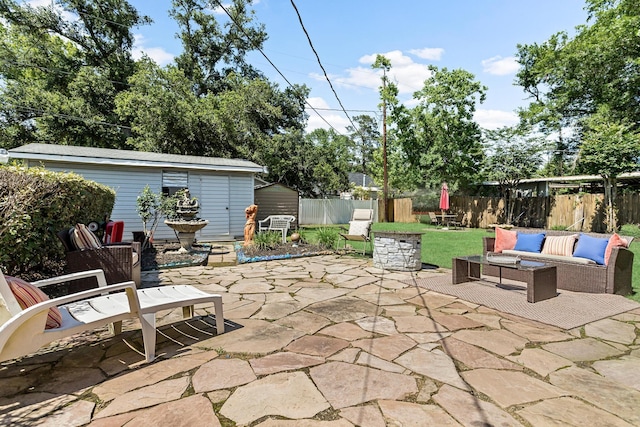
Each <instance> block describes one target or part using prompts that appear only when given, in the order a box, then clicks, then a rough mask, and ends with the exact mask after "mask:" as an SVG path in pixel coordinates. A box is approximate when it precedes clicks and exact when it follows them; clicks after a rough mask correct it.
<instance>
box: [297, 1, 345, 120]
mask: <svg viewBox="0 0 640 427" xmlns="http://www.w3.org/2000/svg"><path fill="white" fill-rule="evenodd" d="M290 1H291V6H293V9H294V10H295V11H296V15H297V16H298V21H299V22H300V26H301V27H302V31H304V34H305V35H306V36H307V40H308V41H309V46H311V50H312V51H313V54H314V55H315V56H316V59H317V60H318V65H320V69H322V72H323V73H324V77H325V79H327V83H329V87H330V88H331V91H332V92H333V95H334V96H335V97H336V99H337V100H338V104H340V108H342V111H343V112H344V114H345V116H347V119H349V123H351V126H353V129H354V130H355V131H358V127H357V126H356V125H355V123H353V120H351V116H349V113H347V110H346V109H345V108H344V105H342V101H341V100H340V97H339V96H338V93H337V92H336V90H335V89H334V87H333V83H331V80H330V79H329V75H328V74H327V70H325V69H324V66H323V65H322V61H320V56H319V55H318V52H317V51H316V48H315V47H314V46H313V42H312V41H311V37H310V36H309V33H308V32H307V29H306V28H305V26H304V23H303V22H302V16H300V12H299V11H298V7H297V6H296V4H295V2H294V1H293V0H290Z"/></svg>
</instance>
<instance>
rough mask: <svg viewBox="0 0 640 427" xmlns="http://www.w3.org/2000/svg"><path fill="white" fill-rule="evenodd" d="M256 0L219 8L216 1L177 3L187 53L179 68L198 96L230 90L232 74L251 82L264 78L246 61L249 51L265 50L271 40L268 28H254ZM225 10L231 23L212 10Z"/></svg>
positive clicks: (173, 11)
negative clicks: (253, 5) (252, 8)
mask: <svg viewBox="0 0 640 427" xmlns="http://www.w3.org/2000/svg"><path fill="white" fill-rule="evenodd" d="M251 2H252V0H248V1H247V0H233V1H232V2H231V4H224V5H223V6H220V5H219V2H218V1H215V0H173V1H172V8H171V11H170V15H171V16H172V17H173V18H174V19H175V21H176V22H177V24H178V26H179V27H180V32H179V33H178V38H179V39H180V40H181V41H182V47H183V49H184V50H183V52H182V53H181V54H180V55H179V56H178V57H177V58H176V65H177V67H178V68H179V69H180V70H182V71H183V73H184V75H185V76H186V78H187V79H188V80H189V81H190V82H191V83H192V89H193V91H194V93H195V95H196V96H197V97H200V96H203V95H206V94H208V93H214V94H215V93H219V92H222V91H224V90H227V89H229V87H228V86H227V83H228V81H227V77H228V76H229V75H230V74H234V75H238V76H242V77H244V78H247V79H255V78H263V76H262V74H261V73H260V72H259V71H258V70H257V69H256V68H255V67H253V66H252V65H250V64H248V63H247V61H246V55H247V53H248V52H250V51H252V50H255V49H258V48H262V44H263V43H264V41H265V40H266V39H267V34H266V32H265V31H264V25H262V24H260V25H257V26H252V24H253V22H254V20H253V16H252V15H253V11H250V10H249V9H248V7H247V6H249V5H250V4H251ZM217 7H224V9H225V10H226V11H227V12H228V13H229V15H230V16H229V21H228V22H226V23H224V25H221V24H220V23H219V22H218V20H217V19H216V17H215V15H213V14H211V13H210V11H211V10H213V9H215V8H217Z"/></svg>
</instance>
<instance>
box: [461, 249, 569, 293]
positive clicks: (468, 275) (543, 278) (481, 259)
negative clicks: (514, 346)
mask: <svg viewBox="0 0 640 427" xmlns="http://www.w3.org/2000/svg"><path fill="white" fill-rule="evenodd" d="M482 265H492V266H495V267H498V272H499V273H498V274H499V278H500V282H499V284H498V286H504V285H503V284H502V269H503V268H508V269H510V270H516V271H518V272H519V273H518V279H517V280H519V281H522V282H526V283H527V301H528V302H538V301H543V300H546V299H549V298H553V297H555V296H556V295H557V293H558V292H557V283H556V267H555V266H553V265H550V264H545V263H544V262H536V261H526V260H519V259H516V258H513V257H506V256H499V257H498V256H495V257H486V256H482V255H470V256H463V257H457V258H454V259H453V273H452V275H453V277H452V279H453V284H454V285H457V284H458V283H464V282H468V281H470V280H482V278H481V276H480V269H481V266H482Z"/></svg>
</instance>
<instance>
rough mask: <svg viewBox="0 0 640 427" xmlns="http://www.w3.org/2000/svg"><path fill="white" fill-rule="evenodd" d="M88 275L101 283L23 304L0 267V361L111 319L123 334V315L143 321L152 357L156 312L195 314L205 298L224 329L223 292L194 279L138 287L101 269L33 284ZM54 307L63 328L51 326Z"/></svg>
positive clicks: (146, 347) (146, 345)
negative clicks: (205, 288) (196, 285)
mask: <svg viewBox="0 0 640 427" xmlns="http://www.w3.org/2000/svg"><path fill="white" fill-rule="evenodd" d="M87 277H94V278H95V279H96V280H97V282H98V288H95V289H89V290H86V291H82V292H77V293H74V294H71V295H67V296H63V297H59V298H54V299H50V300H46V301H43V302H40V303H37V304H35V305H33V306H31V307H27V308H26V309H22V308H21V307H20V304H19V303H18V301H17V300H16V298H15V296H14V294H13V292H12V291H11V288H10V287H9V285H8V283H7V281H6V280H5V277H4V275H3V274H2V272H0V296H1V297H2V299H3V300H4V307H0V310H2V312H1V313H0V361H5V360H9V359H15V358H17V357H21V356H24V355H27V354H30V353H33V352H35V351H36V350H38V349H39V348H40V347H42V346H44V345H46V344H48V343H50V342H53V341H56V340H58V339H61V338H65V337H68V336H71V335H74V334H76V333H79V332H83V331H86V330H91V329H95V328H98V327H101V326H104V325H109V326H110V330H111V331H112V332H113V333H114V334H119V333H120V332H122V321H123V320H125V319H131V318H138V319H139V320H140V323H141V325H142V338H143V341H144V350H145V360H146V361H147V362H150V361H152V360H153V359H154V358H155V343H156V328H155V313H156V312H158V311H161V310H168V309H173V308H177V307H182V308H183V315H184V316H185V317H190V316H192V315H193V305H194V304H200V303H209V302H213V303H214V308H215V315H216V333H217V334H221V333H223V332H224V318H223V314H222V297H221V296H220V295H215V294H207V293H205V292H202V291H200V290H198V289H196V288H194V287H193V286H189V285H180V286H166V287H157V288H147V289H140V290H136V284H135V283H134V282H124V283H117V284H114V285H107V282H106V280H105V276H104V272H103V271H102V270H89V271H84V272H78V273H71V274H67V275H64V276H59V277H54V278H51V279H45V280H40V281H37V282H33V283H31V284H32V285H34V286H36V287H42V286H46V285H52V284H57V283H64V282H68V281H72V280H76V279H85V278H87ZM114 292H115V293H114ZM51 307H57V308H58V309H59V310H60V313H61V314H62V322H61V326H60V327H58V328H52V329H46V328H45V324H46V322H47V315H48V313H49V309H50V308H51Z"/></svg>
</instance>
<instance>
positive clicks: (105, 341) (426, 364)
mask: <svg viewBox="0 0 640 427" xmlns="http://www.w3.org/2000/svg"><path fill="white" fill-rule="evenodd" d="M226 254H227V259H226V261H225V262H229V258H230V256H231V255H229V253H226ZM214 264H215V263H210V265H209V266H208V267H189V268H182V269H175V270H166V271H162V272H146V273H144V274H143V275H144V278H143V281H144V283H145V284H146V286H151V285H157V284H160V285H162V284H169V283H171V284H192V285H194V286H197V287H198V288H200V289H203V290H205V291H209V292H214V293H221V294H223V299H224V310H225V319H226V320H227V328H228V329H227V332H226V333H225V334H222V335H219V336H217V335H216V334H215V328H214V327H213V326H212V325H213V324H214V322H213V321H212V320H211V319H210V318H207V317H204V318H201V317H198V318H196V319H193V320H191V321H186V322H185V321H182V320H180V316H181V311H180V310H176V311H175V312H164V313H160V316H159V324H160V325H164V326H161V327H160V328H159V329H160V332H161V333H160V334H159V338H158V350H157V353H158V355H159V358H158V359H157V360H156V361H155V362H153V363H151V364H144V363H142V361H143V360H144V358H143V357H142V356H141V355H140V354H138V353H136V352H135V351H134V350H132V349H131V347H133V348H137V349H141V348H142V343H141V335H140V331H139V330H138V329H137V325H136V324H135V323H133V322H132V323H130V324H128V325H126V328H125V329H126V330H125V332H124V333H123V334H122V335H120V336H118V337H110V336H109V335H108V333H107V330H106V328H105V329H101V330H99V331H92V332H90V333H85V334H83V335H81V336H76V337H74V338H73V339H68V340H65V341H62V342H58V343H56V344H55V345H53V346H51V347H49V348H47V349H43V350H42V351H40V352H39V353H38V354H36V355H31V356H28V357H25V358H23V359H21V360H19V361H13V362H10V363H5V364H3V365H2V367H1V368H0V425H20V426H29V425H38V426H83V425H89V426H95V427H102V426H105V427H106V426H125V425H126V426H128V427H130V426H151V425H167V426H172V427H178V426H185V427H187V426H188V427H194V426H236V425H237V426H260V427H267V426H309V427H312V426H318V427H320V426H321V427H334V426H335V427H342V426H354V425H355V426H367V427H369V426H371V427H377V426H380V427H383V426H388V425H391V426H399V425H402V426H426V425H437V426H447V425H456V426H457V425H464V426H479V425H494V426H543V425H573V426H578V425H580V426H582V425H591V426H633V425H635V426H638V425H640V375H639V374H638V372H640V340H639V327H640V310H636V311H633V312H627V313H624V314H621V315H618V316H614V317H612V318H609V319H605V320H601V321H598V322H594V323H592V324H589V325H586V326H585V327H582V328H579V329H575V330H570V331H565V330H560V329H557V328H554V327H550V326H547V325H543V324H540V323H535V322H532V321H529V320H526V319H522V318H518V317H515V316H512V315H507V314H503V313H500V312H497V311H495V310H491V309H487V308H484V307H482V306H475V305H473V304H469V303H466V302H465V301H461V300H458V299H455V298H453V297H450V296H446V295H441V294H436V293H433V292H429V291H426V290H425V289H422V288H419V287H415V286H410V285H407V284H406V283H404V282H403V281H406V280H407V279H411V278H412V277H413V278H423V277H428V276H429V275H434V274H450V271H446V270H443V271H434V270H429V271H428V270H422V271H419V272H413V273H408V272H407V273H400V272H391V271H383V270H380V269H377V268H374V267H372V263H371V260H369V259H360V258H354V257H350V256H342V257H339V256H318V257H308V258H298V259H291V260H285V261H268V262H260V263H252V264H244V265H239V266H219V265H214ZM209 311H211V312H212V313H213V309H212V307H206V306H202V307H197V309H196V312H197V314H199V315H201V316H203V315H207V314H208V313H209ZM123 339H124V341H123ZM127 344H129V345H127ZM130 346H131V347H130Z"/></svg>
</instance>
